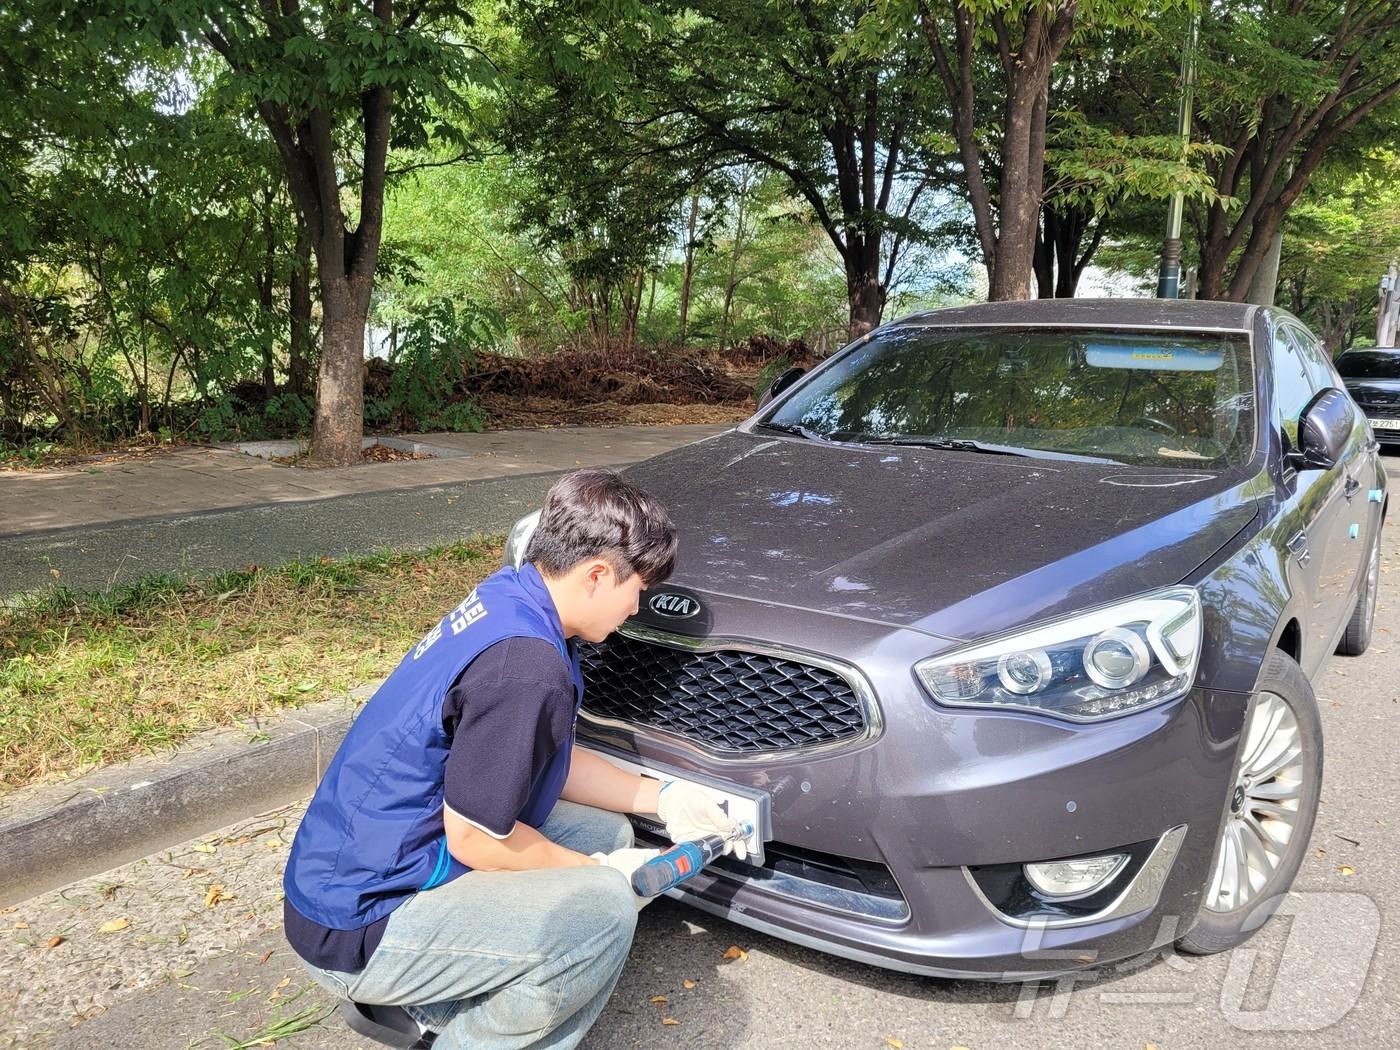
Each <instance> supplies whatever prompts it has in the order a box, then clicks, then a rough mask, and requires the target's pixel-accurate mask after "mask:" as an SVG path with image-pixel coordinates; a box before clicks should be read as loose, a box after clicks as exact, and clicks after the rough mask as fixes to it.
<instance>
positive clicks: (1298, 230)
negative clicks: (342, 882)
mask: <svg viewBox="0 0 1400 1050" xmlns="http://www.w3.org/2000/svg"><path fill="white" fill-rule="evenodd" d="M1395 258H1400V157H1397V155H1396V154H1395V153H1394V152H1393V151H1378V152H1376V153H1373V154H1371V155H1369V156H1365V157H1361V158H1352V157H1343V158H1339V159H1338V160H1336V161H1331V162H1328V163H1327V164H1325V165H1324V166H1323V168H1322V169H1321V170H1320V171H1319V172H1318V174H1317V176H1316V177H1315V178H1314V179H1313V181H1312V182H1311V183H1310V184H1309V186H1308V188H1307V190H1306V191H1305V192H1304V193H1303V195H1302V197H1300V198H1299V200H1298V202H1297V204H1295V205H1294V207H1293V208H1292V209H1291V210H1290V211H1289V213H1288V217H1287V219H1286V220H1285V222H1284V238H1283V258H1282V260H1281V262H1280V267H1279V278H1280V280H1279V284H1280V291H1281V293H1282V294H1281V299H1282V301H1283V303H1284V304H1285V305H1286V306H1287V307H1288V308H1289V309H1290V310H1292V311H1293V312H1294V313H1295V314H1297V315H1298V316H1299V317H1301V318H1302V319H1303V320H1304V321H1306V322H1307V323H1308V324H1309V325H1310V326H1311V327H1312V329H1313V330H1314V331H1316V332H1317V334H1318V336H1319V337H1321V339H1322V341H1323V343H1324V345H1326V347H1327V349H1328V350H1329V351H1330V352H1331V353H1332V354H1334V355H1335V354H1339V353H1341V352H1342V351H1344V350H1347V349H1350V348H1351V346H1352V345H1353V343H1354V342H1355V341H1356V339H1357V337H1358V336H1360V335H1363V334H1365V333H1373V332H1374V319H1375V306H1376V279H1377V277H1379V276H1380V274H1381V273H1383V272H1384V271H1385V267H1386V265H1387V264H1388V263H1389V262H1390V260H1391V259H1395Z"/></svg>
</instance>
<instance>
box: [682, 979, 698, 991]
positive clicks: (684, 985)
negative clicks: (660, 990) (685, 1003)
mask: <svg viewBox="0 0 1400 1050" xmlns="http://www.w3.org/2000/svg"><path fill="white" fill-rule="evenodd" d="M681 987H682V988H686V989H690V988H694V987H695V982H694V981H692V980H691V979H690V978H689V977H687V978H686V979H685V980H684V981H682V982H681Z"/></svg>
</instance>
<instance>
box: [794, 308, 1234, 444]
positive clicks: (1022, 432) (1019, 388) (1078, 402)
mask: <svg viewBox="0 0 1400 1050" xmlns="http://www.w3.org/2000/svg"><path fill="white" fill-rule="evenodd" d="M1253 406H1254V373H1253V370H1252V368H1251V365H1250V356H1249V339H1248V336H1246V335H1245V334H1243V333H1231V334H1226V335H1213V334H1210V335H1208V334H1200V335H1196V334H1185V335H1180V336H1178V335H1176V334H1174V333H1150V334H1142V335H1139V334H1124V333H1119V332H1113V331H1094V330H1087V329H1077V330H1064V331H1056V330H1047V329H1042V328H1036V329H1028V330H1017V329H1007V328H996V329H991V328H984V329H947V328H943V329H940V328H915V327H909V328H895V329H891V330H889V331H888V332H884V333H882V334H880V335H878V336H876V337H875V338H874V339H872V340H871V341H870V342H868V343H866V344H864V345H863V346H860V347H857V348H856V349H855V350H853V351H851V352H849V353H848V354H846V355H845V356H844V357H843V358H841V359H840V360H839V361H836V362H834V363H833V364H832V366H831V367H830V368H828V369H825V370H823V371H822V372H821V373H820V374H819V375H816V376H814V377H813V378H812V379H811V381H810V382H808V383H806V384H803V385H802V386H801V387H800V388H799V389H798V390H797V391H796V392H795V393H794V394H793V396H792V397H791V398H789V399H788V400H787V401H785V402H784V403H783V404H782V405H780V406H779V407H778V408H777V410H776V411H774V412H773V413H772V414H771V415H770V416H768V417H767V420H766V421H767V422H769V423H775V424H779V425H784V426H789V427H802V428H804V429H805V430H806V431H807V432H808V436H813V437H822V438H826V439H827V440H836V441H841V440H846V441H862V440H872V441H898V440H901V439H903V440H908V441H910V442H912V443H928V444H932V445H934V446H935V447H937V446H938V445H939V444H942V445H943V447H945V448H947V447H956V446H949V445H948V444H947V443H948V442H958V441H962V442H977V443H978V444H981V445H995V446H1001V447H1003V448H1005V447H1010V448H1022V449H1028V450H1037V451H1040V452H1048V453H1052V454H1054V453H1058V454H1064V455H1075V456H1093V457H1097V458H1102V459H1107V460H1111V461H1114V462H1119V463H1130V464H1138V465H1151V466H1165V467H1173V466H1180V467H1190V468H1200V467H1211V466H1224V465H1227V464H1231V463H1240V462H1244V461H1246V460H1248V458H1249V456H1250V454H1251V451H1252V449H1253V444H1254V409H1253Z"/></svg>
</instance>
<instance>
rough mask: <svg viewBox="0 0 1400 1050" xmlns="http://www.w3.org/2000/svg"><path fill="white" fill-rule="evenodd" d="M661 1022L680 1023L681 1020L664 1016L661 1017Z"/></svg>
mask: <svg viewBox="0 0 1400 1050" xmlns="http://www.w3.org/2000/svg"><path fill="white" fill-rule="evenodd" d="M661 1023H662V1024H680V1022H679V1021H677V1020H676V1019H675V1018H674V1017H663V1018H662V1019H661Z"/></svg>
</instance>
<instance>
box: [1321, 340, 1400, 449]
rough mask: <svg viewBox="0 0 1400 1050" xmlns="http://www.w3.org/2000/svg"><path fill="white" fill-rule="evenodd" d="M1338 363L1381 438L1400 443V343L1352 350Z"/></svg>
mask: <svg viewBox="0 0 1400 1050" xmlns="http://www.w3.org/2000/svg"><path fill="white" fill-rule="evenodd" d="M1336 365H1337V371H1338V372H1339V373H1340V374H1341V377H1342V381H1343V382H1344V383H1346V385H1347V391H1348V392H1349V393H1350V394H1351V399H1352V400H1353V401H1355V402H1356V404H1357V406H1358V407H1360V409H1361V411H1362V412H1364V413H1366V420H1367V422H1369V423H1370V424H1371V430H1372V432H1373V433H1374V434H1375V435H1376V438H1377V440H1379V441H1382V442H1384V443H1386V444H1391V445H1400V346H1373V347H1368V348H1366V349H1364V350H1360V349H1358V350H1348V351H1347V352H1346V353H1344V354H1343V355H1342V356H1341V357H1339V358H1337V361H1336Z"/></svg>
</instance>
